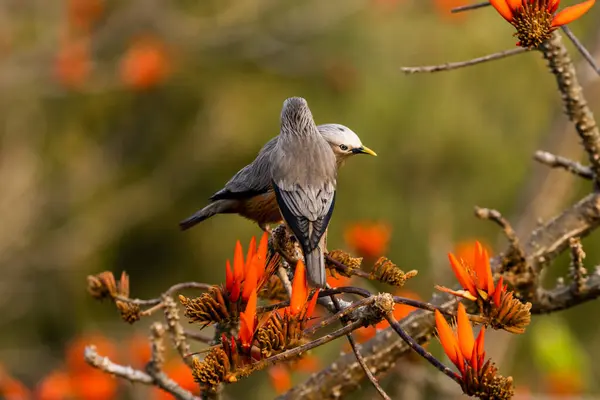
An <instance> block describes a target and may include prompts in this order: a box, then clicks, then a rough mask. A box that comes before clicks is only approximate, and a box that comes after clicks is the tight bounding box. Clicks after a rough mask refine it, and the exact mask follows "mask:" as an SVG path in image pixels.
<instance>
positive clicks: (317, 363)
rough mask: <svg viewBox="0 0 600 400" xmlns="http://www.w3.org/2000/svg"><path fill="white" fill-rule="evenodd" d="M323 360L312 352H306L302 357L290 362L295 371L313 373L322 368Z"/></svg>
mask: <svg viewBox="0 0 600 400" xmlns="http://www.w3.org/2000/svg"><path fill="white" fill-rule="evenodd" d="M321 367H322V366H321V360H320V359H319V358H318V357H316V356H314V355H312V354H306V353H305V354H304V355H303V356H302V358H300V359H299V360H298V361H296V362H295V363H293V364H290V368H291V369H293V370H294V371H300V372H306V373H311V374H312V373H313V372H317V371H319V370H320V369H321Z"/></svg>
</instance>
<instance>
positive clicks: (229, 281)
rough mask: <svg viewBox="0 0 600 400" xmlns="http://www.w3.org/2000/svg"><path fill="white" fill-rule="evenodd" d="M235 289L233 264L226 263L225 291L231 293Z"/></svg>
mask: <svg viewBox="0 0 600 400" xmlns="http://www.w3.org/2000/svg"><path fill="white" fill-rule="evenodd" d="M232 288H233V272H232V271H231V263H230V262H229V260H227V262H226V263H225V289H227V293H231V289H232Z"/></svg>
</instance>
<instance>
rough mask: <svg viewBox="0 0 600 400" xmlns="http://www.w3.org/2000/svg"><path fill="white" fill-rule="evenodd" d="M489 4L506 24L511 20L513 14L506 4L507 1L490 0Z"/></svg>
mask: <svg viewBox="0 0 600 400" xmlns="http://www.w3.org/2000/svg"><path fill="white" fill-rule="evenodd" d="M490 4H491V5H492V6H493V7H494V8H495V9H496V11H498V13H499V14H500V15H502V17H503V18H504V19H505V20H507V21H508V22H512V20H513V12H512V10H511V8H510V6H509V5H508V3H507V0H490Z"/></svg>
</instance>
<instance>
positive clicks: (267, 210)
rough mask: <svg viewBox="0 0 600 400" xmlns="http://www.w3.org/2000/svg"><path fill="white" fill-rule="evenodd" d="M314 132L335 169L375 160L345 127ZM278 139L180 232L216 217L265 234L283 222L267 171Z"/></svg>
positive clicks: (329, 126)
mask: <svg viewBox="0 0 600 400" xmlns="http://www.w3.org/2000/svg"><path fill="white" fill-rule="evenodd" d="M317 129H318V130H319V132H320V133H321V135H322V136H323V138H325V140H326V141H327V142H328V143H329V146H330V148H331V150H332V151H333V153H334V154H335V156H336V161H337V166H338V168H339V167H341V166H342V165H343V164H344V163H345V161H346V160H347V159H348V158H350V157H351V156H353V155H357V154H368V155H372V156H377V154H376V153H375V152H374V151H373V150H371V149H370V148H368V147H366V146H364V145H363V144H362V142H361V140H360V138H359V137H358V135H357V134H356V133H354V132H353V131H352V130H351V129H350V128H348V127H347V126H344V125H340V124H323V125H319V126H317ZM278 139H279V136H275V137H274V138H272V139H271V140H269V141H268V142H267V143H266V144H265V145H264V146H263V147H262V148H261V150H260V151H259V153H258V155H257V157H256V158H255V159H254V161H252V162H251V163H250V164H248V165H246V166H245V167H244V168H242V169H241V170H240V171H238V172H237V173H236V174H235V175H234V176H233V177H232V178H231V179H230V180H229V181H228V182H227V183H226V184H225V187H224V188H223V189H221V190H219V191H218V192H216V193H215V194H213V195H212V196H211V197H210V199H209V201H210V203H209V204H208V205H207V206H205V207H204V208H202V209H201V210H198V211H197V212H196V213H194V214H193V215H192V216H190V217H188V218H186V219H184V220H183V221H181V222H180V223H179V226H180V228H181V230H187V229H190V228H192V227H194V226H196V225H197V224H199V223H200V222H202V221H204V220H206V219H208V218H210V217H213V216H214V215H216V214H239V215H241V216H242V217H245V218H247V219H250V220H252V221H255V222H256V223H257V224H258V226H259V227H260V228H261V229H262V230H263V231H267V232H268V231H269V224H274V223H278V222H281V221H282V220H283V218H282V217H281V212H280V211H279V207H278V205H277V201H276V200H275V193H274V192H273V188H272V186H271V177H270V170H269V162H270V156H271V152H272V151H273V149H274V148H275V146H276V145H277V141H278Z"/></svg>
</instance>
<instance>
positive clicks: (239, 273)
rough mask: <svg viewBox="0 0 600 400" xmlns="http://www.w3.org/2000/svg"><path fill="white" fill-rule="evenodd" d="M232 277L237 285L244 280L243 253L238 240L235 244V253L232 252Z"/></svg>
mask: <svg viewBox="0 0 600 400" xmlns="http://www.w3.org/2000/svg"><path fill="white" fill-rule="evenodd" d="M233 276H234V277H235V280H236V281H238V282H239V283H241V282H242V281H243V280H244V251H243V250H242V244H241V243H240V241H239V240H238V241H236V242H235V251H234V252H233Z"/></svg>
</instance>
